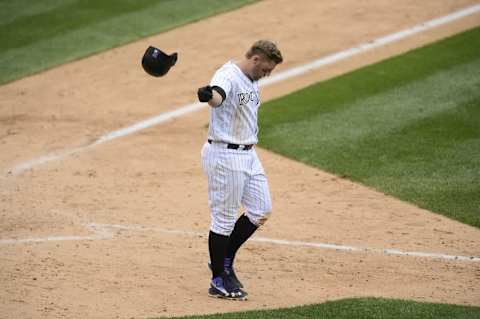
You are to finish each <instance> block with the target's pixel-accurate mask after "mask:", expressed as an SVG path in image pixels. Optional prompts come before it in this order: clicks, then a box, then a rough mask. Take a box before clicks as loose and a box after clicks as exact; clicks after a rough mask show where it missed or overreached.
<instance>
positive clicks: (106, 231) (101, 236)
mask: <svg viewBox="0 0 480 319" xmlns="http://www.w3.org/2000/svg"><path fill="white" fill-rule="evenodd" d="M85 226H86V227H87V228H88V229H89V230H90V231H92V232H93V233H94V234H93V235H91V236H49V237H44V238H26V239H2V240H0V244H1V245H14V244H25V243H41V242H52V241H83V240H107V239H113V238H115V236H116V234H115V233H114V232H113V231H114V230H120V231H122V230H124V231H134V232H135V231H136V232H150V233H161V234H166V235H180V236H189V237H207V234H206V233H202V232H195V231H184V230H169V229H163V228H156V227H147V226H142V225H118V224H97V223H91V224H87V225H85ZM250 241H252V242H258V243H268V244H273V245H284V246H291V247H308V248H317V249H329V250H336V251H345V252H364V253H376V254H386V255H399V256H410V257H420V258H434V259H444V260H454V261H469V262H480V257H475V256H457V255H447V254H440V253H430V252H417V251H402V250H398V249H379V248H369V247H355V246H346V245H337V244H328V243H318V242H308V241H295V240H284V239H272V238H266V237H253V238H251V239H250Z"/></svg>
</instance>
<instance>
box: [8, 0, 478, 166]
mask: <svg viewBox="0 0 480 319" xmlns="http://www.w3.org/2000/svg"><path fill="white" fill-rule="evenodd" d="M478 12H480V4H477V5H473V6H471V7H467V8H465V9H462V10H459V11H456V12H453V13H451V14H448V15H446V16H443V17H440V18H437V19H433V20H430V21H427V22H424V23H421V24H419V25H416V26H413V27H411V28H408V29H405V30H402V31H399V32H396V33H392V34H389V35H386V36H383V37H380V38H377V39H374V40H373V41H370V42H367V43H363V44H360V45H358V46H356V47H353V48H350V49H347V50H344V51H340V52H337V53H334V54H331V55H328V56H325V57H322V58H319V59H317V60H314V61H312V62H310V63H307V64H304V65H300V66H298V67H294V68H291V69H288V70H285V71H282V72H278V73H276V74H275V75H273V76H271V77H268V78H265V79H262V80H261V81H260V83H259V84H260V86H268V85H271V84H274V83H277V82H281V81H285V80H286V79H289V78H292V77H295V76H299V75H303V74H305V73H308V72H311V71H313V70H316V69H318V68H320V67H323V66H325V65H329V64H333V63H335V62H338V61H341V60H344V59H347V58H349V57H352V56H354V55H357V54H360V53H362V52H365V51H368V50H372V49H375V48H378V47H381V46H384V45H386V44H389V43H392V42H395V41H398V40H401V39H404V38H407V37H409V36H412V35H414V34H417V33H420V32H424V31H426V30H429V29H433V28H436V27H438V26H441V25H444V24H447V23H450V22H452V21H455V20H458V19H461V18H464V17H466V16H469V15H472V14H476V13H478ZM204 107H206V104H205V103H192V104H188V105H184V106H182V107H180V108H177V109H175V110H173V111H170V112H166V113H162V114H159V115H157V116H154V117H151V118H148V119H146V120H144V121H141V122H139V123H136V124H133V125H131V126H128V127H125V128H121V129H118V130H115V131H113V132H109V133H107V134H105V135H102V136H100V137H99V138H98V139H97V140H96V141H95V142H93V143H92V144H89V145H87V146H85V147H77V148H74V149H67V150H64V151H61V152H56V153H52V154H48V155H45V156H42V157H39V158H36V159H33V160H30V161H26V162H23V163H20V164H18V165H16V166H15V167H13V168H12V169H10V170H8V171H7V175H18V174H20V173H22V172H24V171H27V170H29V169H32V168H33V167H36V166H39V165H41V164H44V163H47V162H50V161H55V160H62V159H63V158H65V157H67V156H69V155H72V154H76V153H80V152H84V151H86V150H88V149H90V148H92V147H94V146H97V145H101V144H103V143H105V142H108V141H111V140H114V139H117V138H120V137H123V136H127V135H130V134H133V133H135V132H138V131H141V130H143V129H146V128H149V127H152V126H155V125H158V124H160V123H163V122H166V121H168V120H171V119H173V118H175V117H179V116H182V115H184V114H187V113H191V112H195V111H198V110H200V109H202V108H204Z"/></svg>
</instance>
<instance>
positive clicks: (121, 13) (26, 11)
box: [0, 0, 257, 84]
mask: <svg viewBox="0 0 480 319" xmlns="http://www.w3.org/2000/svg"><path fill="white" fill-rule="evenodd" d="M256 1H257V0H196V1H190V0H163V1H161V0H157V1H155V0H136V1H130V0H118V1H114V2H112V1H108V0H98V1H88V0H66V1H53V0H46V1H34V2H32V1H27V0H18V1H7V0H1V1H0V12H1V13H0V16H1V17H2V20H1V21H0V39H2V41H1V42H0V49H1V50H0V71H1V72H0V84H3V83H6V82H9V81H12V80H15V79H18V78H20V77H23V76H26V75H29V74H32V73H36V72H39V71H43V70H45V69H48V68H50V67H53V66H57V65H59V64H62V63H65V62H69V61H73V60H75V59H79V58H82V57H85V56H88V55H91V54H94V53H98V52H100V51H103V50H106V49H110V48H113V47H116V46H120V45H123V44H126V43H129V42H132V41H135V40H137V39H139V38H143V37H146V36H149V35H153V34H157V33H160V32H164V31H167V30H169V29H173V28H175V27H178V26H181V25H184V24H187V23H190V22H193V21H197V20H200V19H203V18H205V17H208V16H211V15H215V14H218V13H221V12H224V11H227V10H232V9H236V8H239V7H241V6H243V5H246V4H249V3H253V2H256ZM154 45H155V44H154ZM156 45H159V46H160V45H161V44H156Z"/></svg>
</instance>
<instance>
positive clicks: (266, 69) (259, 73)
mask: <svg viewBox="0 0 480 319" xmlns="http://www.w3.org/2000/svg"><path fill="white" fill-rule="evenodd" d="M253 65H254V66H253V69H252V79H253V80H254V81H258V80H260V79H261V78H263V77H265V76H269V75H270V73H272V71H273V69H275V66H276V65H277V64H276V63H275V62H273V61H271V60H268V59H266V58H263V57H260V56H255V57H254V61H253Z"/></svg>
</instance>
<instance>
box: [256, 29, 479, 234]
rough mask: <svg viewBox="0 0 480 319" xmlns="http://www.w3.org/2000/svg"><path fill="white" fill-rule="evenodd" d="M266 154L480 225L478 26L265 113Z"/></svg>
mask: <svg viewBox="0 0 480 319" xmlns="http://www.w3.org/2000/svg"><path fill="white" fill-rule="evenodd" d="M260 127H261V130H260V142H261V145H262V146H263V147H265V148H268V149H270V150H273V151H275V152H278V153H280V154H283V155H286V156H288V157H291V158H293V159H296V160H299V161H302V162H304V163H307V164H309V165H312V166H316V167H319V168H321V169H324V170H327V171H330V172H332V173H335V174H337V175H339V176H344V177H346V178H349V179H351V180H354V181H358V182H361V183H363V184H365V185H368V186H371V187H374V188H376V189H378V190H380V191H383V192H385V193H388V194H391V195H393V196H396V197H398V198H400V199H402V200H406V201H410V202H412V203H415V204H416V205H418V206H420V207H423V208H426V209H429V210H431V211H434V212H437V213H441V214H443V215H445V216H449V217H451V218H454V219H457V220H459V221H462V222H464V223H467V224H470V225H473V226H476V227H480V28H476V29H473V30H470V31H468V32H465V33H462V34H459V35H457V36H454V37H451V38H449V39H446V40H443V41H441V42H437V43H435V44H432V45H429V46H426V47H424V48H420V49H417V50H414V51H411V52H409V53H407V54H404V55H401V56H398V57H394V58H391V59H389V60H385V61H383V62H381V63H378V64H375V65H371V66H368V67H365V68H362V69H359V70H357V71H354V72H352V73H349V74H346V75H343V76H340V77H337V78H335V79H332V80H329V81H325V82H321V83H318V84H316V85H313V86H311V87H308V88H306V89H304V90H301V91H298V92H295V93H293V94H291V95H288V96H286V97H284V98H281V99H277V100H275V101H272V102H269V103H267V104H265V105H263V106H262V108H261V111H260Z"/></svg>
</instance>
